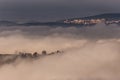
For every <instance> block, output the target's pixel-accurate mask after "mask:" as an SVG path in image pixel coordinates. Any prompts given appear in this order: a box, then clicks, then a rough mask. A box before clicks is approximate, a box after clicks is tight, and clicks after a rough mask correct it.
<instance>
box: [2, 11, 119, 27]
mask: <svg viewBox="0 0 120 80" xmlns="http://www.w3.org/2000/svg"><path fill="white" fill-rule="evenodd" d="M101 22H102V23H105V24H118V25H120V13H107V14H100V15H93V16H87V17H80V18H69V19H65V20H59V21H55V22H39V21H37V22H23V23H21V22H20V23H19V22H12V21H0V26H40V25H47V26H86V25H87V26H93V25H96V24H98V23H101Z"/></svg>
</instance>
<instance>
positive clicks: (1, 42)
mask: <svg viewBox="0 0 120 80" xmlns="http://www.w3.org/2000/svg"><path fill="white" fill-rule="evenodd" d="M0 46H1V48H0V53H3V54H4V53H8V54H13V53H14V52H15V51H24V52H35V51H37V52H41V51H42V50H47V51H48V52H51V51H55V50H62V51H64V54H63V55H53V56H46V57H44V58H40V59H38V60H35V61H27V62H24V61H21V62H20V61H19V62H20V63H19V64H16V63H15V64H6V65H4V66H2V67H1V68H0V79H1V80H21V79H22V80H91V79H92V80H99V79H101V80H119V79H120V77H119V76H120V69H119V67H120V63H119V61H120V59H119V56H120V49H119V48H120V27H119V26H117V25H110V26H105V25H103V24H98V25H96V26H93V27H89V26H88V27H74V26H71V27H60V26H59V27H56V28H55V27H54V28H53V27H48V26H38V27H35V26H31V27H29V28H28V27H23V26H21V27H17V26H14V27H0Z"/></svg>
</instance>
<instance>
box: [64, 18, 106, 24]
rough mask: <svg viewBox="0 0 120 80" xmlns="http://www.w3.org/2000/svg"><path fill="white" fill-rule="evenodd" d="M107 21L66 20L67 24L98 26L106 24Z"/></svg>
mask: <svg viewBox="0 0 120 80" xmlns="http://www.w3.org/2000/svg"><path fill="white" fill-rule="evenodd" d="M104 21H105V19H74V20H65V21H64V23H66V24H97V23H101V22H104Z"/></svg>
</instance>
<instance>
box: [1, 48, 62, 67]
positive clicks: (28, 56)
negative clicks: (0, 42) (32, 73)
mask: <svg viewBox="0 0 120 80" xmlns="http://www.w3.org/2000/svg"><path fill="white" fill-rule="evenodd" d="M61 53H63V51H59V50H57V51H55V52H51V53H47V51H45V50H43V51H42V52H41V53H38V52H34V53H26V52H18V53H16V54H0V65H3V64H10V63H14V62H15V61H16V60H17V59H22V60H36V59H39V58H40V57H44V56H50V55H55V54H61Z"/></svg>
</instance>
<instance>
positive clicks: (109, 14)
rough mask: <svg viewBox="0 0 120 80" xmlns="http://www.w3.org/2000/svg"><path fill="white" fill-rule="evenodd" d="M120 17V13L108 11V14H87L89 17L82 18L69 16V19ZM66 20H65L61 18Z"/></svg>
mask: <svg viewBox="0 0 120 80" xmlns="http://www.w3.org/2000/svg"><path fill="white" fill-rule="evenodd" d="M103 18H104V19H120V13H106V14H99V15H93V16H87V17H80V18H69V19H68V20H73V19H103ZM60 21H64V20H60Z"/></svg>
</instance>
